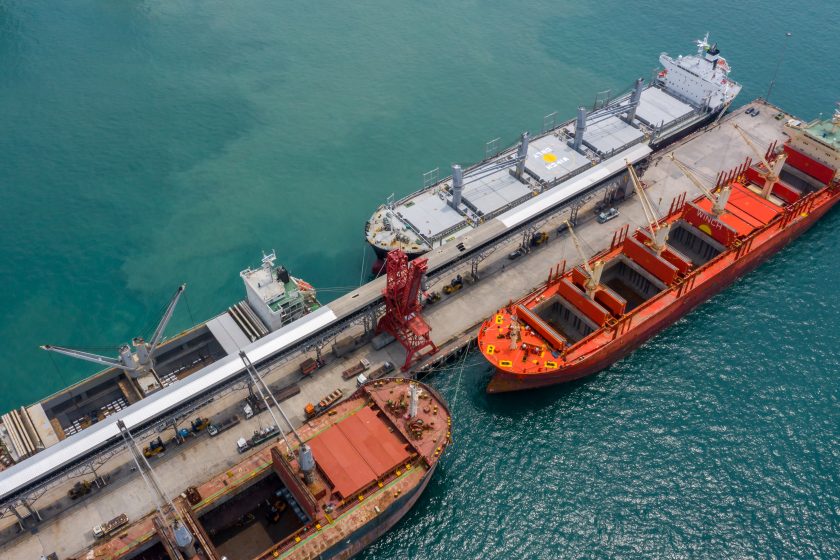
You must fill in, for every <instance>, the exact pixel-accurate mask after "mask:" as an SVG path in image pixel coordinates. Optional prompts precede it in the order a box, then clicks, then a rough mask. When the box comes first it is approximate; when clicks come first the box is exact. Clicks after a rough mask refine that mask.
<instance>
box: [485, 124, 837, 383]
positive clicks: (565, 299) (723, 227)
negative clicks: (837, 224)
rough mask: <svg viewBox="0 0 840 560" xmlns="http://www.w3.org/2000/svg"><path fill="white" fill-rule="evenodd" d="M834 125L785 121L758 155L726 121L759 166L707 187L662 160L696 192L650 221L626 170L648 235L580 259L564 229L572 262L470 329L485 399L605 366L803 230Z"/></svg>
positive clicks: (821, 198) (822, 201)
mask: <svg viewBox="0 0 840 560" xmlns="http://www.w3.org/2000/svg"><path fill="white" fill-rule="evenodd" d="M780 116H781V113H780ZM838 121H840V115H838V114H835V117H834V119H833V120H832V121H831V122H827V121H823V122H820V121H814V122H812V123H808V124H806V125H802V124H801V123H799V122H798V121H790V122H789V123H788V125H787V127H786V128H787V131H788V135H789V137H790V139H789V140H788V141H787V142H786V143H785V144H784V145H783V146H781V148H779V147H778V146H776V145H775V144H773V145H771V146H770V147H769V148H768V149H767V150H766V152H762V151H761V150H759V149H758V147H757V146H756V145H755V143H754V142H753V141H752V140H751V139H750V138H749V137H748V135H747V134H746V133H745V132H744V131H743V130H741V129H740V128H739V127H738V125H734V126H735V128H736V129H737V131H738V134H740V135H741V136H742V138H743V139H744V141H745V143H747V144H749V146H750V148H751V149H752V150H753V153H754V155H755V157H756V160H757V161H758V163H756V164H755V165H751V162H749V161H748V162H745V163H744V164H743V165H742V166H740V167H739V168H737V169H735V170H733V171H731V172H729V173H724V174H722V175H720V176H719V180H718V183H717V185H714V186H712V187H707V186H705V185H704V182H703V181H702V180H701V179H700V178H698V177H697V176H695V175H694V174H693V173H692V172H691V170H690V169H689V168H688V166H686V165H685V164H684V163H683V162H681V161H680V160H679V159H677V158H676V157H673V154H671V156H672V157H671V158H670V159H671V163H672V164H673V165H675V166H676V167H678V168H679V171H680V172H682V173H683V174H685V175H686V176H687V177H688V178H689V179H690V181H691V182H692V183H693V184H694V185H695V186H697V187H698V189H699V190H700V191H701V192H703V196H701V197H699V198H697V199H695V200H692V201H689V202H686V201H685V199H684V197H681V198H678V199H676V200H675V201H674V202H673V203H672V205H671V209H670V211H669V212H668V214H667V215H666V216H665V217H664V218H661V219H660V218H658V217H657V216H656V213H655V208H654V206H653V205H652V204H651V202H650V201H649V200H647V196H646V194H645V191H644V186H643V184H642V183H641V181H639V180H638V177H637V176H636V174H635V171H634V169H633V167H632V166H630V165H628V172H629V173H630V175H631V178H632V179H633V182H634V184H635V190H636V192H637V194H638V197H639V199H640V203H642V205H643V207H644V208H645V215H646V216H647V219H648V222H649V224H648V227H645V228H639V229H637V230H636V231H635V232H633V233H632V234H631V235H628V229H627V228H626V227H625V228H622V229H621V230H619V231H618V232H617V233H616V235H615V236H614V238H613V242H612V244H611V246H610V248H609V249H607V250H606V251H603V252H601V253H599V254H597V255H594V256H592V257H591V258H588V257H587V256H586V255H584V254H583V251H582V249H581V248H580V244H579V243H578V242H577V241H576V237H575V234H574V230H573V229H572V228H571V226H570V235H571V236H572V239H573V240H574V241H575V244H576V246H578V248H579V251H580V253H581V255H582V257H583V259H582V260H583V261H584V263H583V265H582V266H580V267H576V268H573V269H571V270H568V271H567V270H565V269H564V268H565V267H564V266H562V267H561V266H560V265H558V267H557V269H556V270H552V274H551V276H550V278H549V280H548V282H547V283H546V284H545V285H543V286H541V287H540V288H539V289H538V290H536V291H535V292H533V293H531V294H529V295H528V296H526V297H525V298H523V299H522V300H520V301H517V302H515V303H511V304H509V305H507V306H505V307H503V308H501V309H500V310H499V311H498V312H497V313H496V314H495V315H494V316H493V317H491V318H489V319H488V320H487V321H485V322H484V324H483V325H482V327H481V329H480V331H479V335H478V344H479V348H480V350H481V352H482V354H483V355H484V356H485V358H486V359H487V360H488V361H489V362H490V363H491V364H492V365H493V366H494V367H495V368H496V373H495V374H494V376H493V378H492V379H491V381H490V383H489V385H488V387H487V390H488V392H507V391H517V390H523V389H529V388H535V387H542V386H546V385H552V384H555V383H562V382H566V381H571V380H574V379H579V378H581V377H585V376H587V375H590V374H593V373H596V372H598V371H600V370H602V369H604V368H605V367H607V366H609V365H610V364H612V363H613V362H615V361H616V360H618V359H620V358H621V357H623V356H625V355H627V354H628V353H629V352H631V351H632V350H634V349H635V348H636V347H638V346H639V345H641V344H642V343H643V342H644V341H646V340H647V339H648V338H650V337H651V336H653V335H654V334H656V333H657V332H659V331H660V330H662V329H663V328H665V327H667V326H668V325H670V324H671V323H673V322H674V321H676V320H677V319H679V318H680V317H682V316H683V315H685V314H686V313H688V312H689V311H690V310H691V309H692V308H694V307H695V306H697V305H699V304H700V303H702V302H704V301H706V300H707V299H708V298H709V297H711V296H712V295H714V294H715V293H717V292H718V291H720V290H722V289H723V288H724V287H726V286H727V285H729V284H730V283H731V282H733V281H734V280H735V279H737V278H738V277H739V276H741V275H743V274H745V273H746V272H749V271H750V270H752V269H754V268H755V267H757V266H758V265H759V264H761V263H762V262H764V260H766V259H767V258H769V257H770V256H772V255H773V254H775V253H776V252H777V251H778V250H779V249H781V248H782V247H784V246H785V245H786V244H787V243H789V242H790V241H791V240H792V239H794V238H796V237H797V236H798V235H800V234H801V233H802V232H804V231H806V230H807V229H808V228H809V227H810V226H811V225H813V224H814V223H815V222H816V221H817V220H819V219H820V218H821V217H822V216H823V215H824V214H825V213H826V212H827V211H828V210H830V209H831V208H832V207H833V206H834V205H835V204H836V203H837V201H838V200H840V181H838V175H837V170H838V168H840V165H838V163H840V160H838V156H840V144H838V138H840V135H838V126H837V124H838Z"/></svg>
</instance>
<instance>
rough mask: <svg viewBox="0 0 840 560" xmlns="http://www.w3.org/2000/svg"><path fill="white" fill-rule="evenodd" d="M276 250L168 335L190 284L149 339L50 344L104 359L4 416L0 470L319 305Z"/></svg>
mask: <svg viewBox="0 0 840 560" xmlns="http://www.w3.org/2000/svg"><path fill="white" fill-rule="evenodd" d="M276 259H277V256H276V254H275V253H274V252H273V251H272V252H271V253H270V254H267V255H265V254H264V255H263V258H262V263H261V266H260V267H258V268H255V269H252V268H247V269H245V270H243V271H241V272H240V273H239V275H240V277H241V278H242V281H243V283H244V285H245V292H246V296H247V300H243V301H240V302H238V303H236V304H235V305H233V306H231V307H230V308H228V309H227V311H225V312H224V313H221V314H219V315H217V316H215V317H213V318H212V319H210V320H209V321H206V322H203V323H200V324H198V325H196V326H194V327H192V328H190V329H188V330H186V331H184V332H182V333H180V334H177V335H175V336H173V337H171V338H169V339H166V338H165V337H164V331H165V329H166V326H167V325H168V323H169V320H170V319H171V317H172V314H173V313H174V311H175V307H176V305H177V304H178V301H179V299H180V298H181V296H182V294H183V293H184V289H185V286H180V287H179V288H178V290H176V292H175V294H174V295H173V296H172V298H171V300H170V301H169V304H168V305H167V307H166V311H165V312H164V314H163V317H162V318H161V320H160V322H159V323H158V325H157V328H156V329H155V331H154V333H153V334H152V336H151V337H150V338H149V340H148V341H147V340H144V339H143V338H141V337H137V338H134V339H133V341H132V343H131V345H128V344H124V345H122V346H121V347H120V348H119V350H118V355H117V356H116V357H110V356H100V355H96V354H92V353H90V352H86V351H82V350H75V349H72V348H65V347H61V346H54V345H45V346H42V348H43V349H44V350H47V351H49V352H53V353H58V354H62V355H66V356H70V357H73V358H77V359H81V360H85V361H88V362H92V363H94V364H97V365H99V366H100V367H101V366H105V367H106V369H104V370H103V371H100V372H98V373H96V374H94V375H92V376H90V377H88V378H86V379H83V380H82V381H79V382H78V383H75V384H74V385H72V386H70V387H68V388H66V389H63V390H61V391H59V392H57V393H55V394H53V395H50V396H48V397H46V398H44V399H42V400H40V401H39V402H36V403H33V404H31V405H28V406H21V407H19V408H17V409H14V410H10V411H9V412H7V413H5V414H3V415H2V416H0V471H2V470H4V469H7V468H9V467H12V466H13V465H15V464H16V463H19V462H21V461H23V460H24V459H26V458H28V457H31V456H32V455H35V454H36V453H39V452H40V451H43V450H44V449H47V448H50V447H53V446H55V445H56V444H58V443H59V442H61V441H64V440H66V439H67V438H69V437H71V436H74V435H75V434H78V433H80V432H82V431H83V430H85V429H86V428H88V427H90V426H92V425H94V424H97V423H99V422H101V421H103V420H104V419H106V418H107V417H109V416H111V415H113V414H116V413H118V412H120V411H122V410H124V409H126V408H128V407H129V406H131V405H132V404H134V403H137V402H139V401H141V400H143V399H145V398H147V397H149V396H151V395H154V394H156V393H158V392H159V391H161V390H162V389H164V388H167V387H169V386H170V385H172V384H174V383H176V382H177V381H181V380H183V379H186V378H189V377H191V376H194V375H196V374H197V373H198V372H200V371H202V370H204V369H205V368H206V367H208V366H210V365H211V364H213V363H215V362H218V361H219V360H221V359H223V358H224V357H225V356H227V355H229V354H236V353H237V352H238V351H239V350H240V349H241V348H243V347H245V346H247V345H248V344H250V343H252V342H254V341H256V340H258V339H260V338H263V337H265V336H267V335H268V334H270V333H272V332H275V331H277V330H279V329H281V328H283V327H284V326H286V325H288V324H290V323H292V322H294V321H296V320H297V319H299V318H301V317H304V316H305V315H308V314H309V313H311V312H313V311H315V310H317V309H318V308H319V307H320V303H319V302H318V299H317V293H316V291H315V289H314V288H313V287H312V286H311V285H310V284H309V283H308V282H306V281H304V280H301V279H300V278H295V277H294V276H292V275H291V274H290V273H289V271H288V270H287V269H286V268H285V267H284V266H282V265H281V266H275V261H276Z"/></svg>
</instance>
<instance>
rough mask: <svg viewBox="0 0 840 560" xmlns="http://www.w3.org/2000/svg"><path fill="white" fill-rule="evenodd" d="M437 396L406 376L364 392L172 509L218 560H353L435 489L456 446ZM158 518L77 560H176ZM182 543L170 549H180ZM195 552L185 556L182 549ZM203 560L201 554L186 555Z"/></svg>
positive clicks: (197, 542) (205, 552)
mask: <svg viewBox="0 0 840 560" xmlns="http://www.w3.org/2000/svg"><path fill="white" fill-rule="evenodd" d="M450 430H451V418H450V413H449V409H448V407H447V404H446V402H445V401H444V400H443V398H442V397H441V396H440V395H438V394H437V393H436V392H435V391H434V389H432V388H430V387H428V386H426V385H424V384H422V383H419V382H415V381H409V380H407V379H402V378H383V379H380V380H376V381H369V382H367V383H365V384H363V385H361V386H360V387H359V388H358V389H357V390H356V391H355V392H354V393H353V394H352V395H351V396H350V397H349V398H348V399H347V400H344V401H342V402H341V403H340V404H338V405H337V406H335V407H334V408H332V409H331V410H330V412H329V413H327V414H323V415H321V416H318V417H317V418H315V419H312V420H309V421H308V422H306V423H305V424H304V425H303V426H301V427H300V428H298V429H297V430H295V429H292V430H291V431H290V432H289V433H288V436H285V435H284V436H283V439H282V440H281V439H280V438H279V437H278V438H275V439H277V440H279V441H278V442H276V443H274V444H272V445H270V446H269V447H267V448H265V449H262V450H258V451H256V452H254V453H253V454H251V455H249V456H248V457H246V458H245V459H243V460H242V461H241V462H240V463H239V464H237V465H234V466H232V467H230V468H227V469H225V472H222V473H219V474H218V475H216V476H214V477H212V478H210V479H209V480H207V481H205V482H204V483H202V484H199V485H197V486H192V487H190V488H187V489H185V491H184V493H183V494H182V495H181V497H179V498H176V499H175V500H174V501H173V504H172V505H173V507H174V509H175V510H176V512H177V517H178V519H179V520H180V522H182V523H183V524H184V525H185V526H186V528H187V529H188V530H189V532H190V533H191V534H192V535H194V537H195V539H194V541H193V545H192V546H193V547H194V548H196V547H200V548H201V549H202V551H203V553H202V554H201V556H200V557H202V558H207V559H209V560H221V559H223V558H231V559H233V558H236V559H237V560H246V559H254V560H274V559H278V558H279V559H289V560H307V559H316V558H317V559H323V560H326V559H332V558H334V559H347V558H350V557H352V556H354V555H355V554H358V553H359V552H360V551H361V550H362V549H364V548H366V547H367V546H369V545H370V544H371V543H373V542H374V541H375V540H376V539H377V538H379V537H380V536H382V535H383V534H384V533H385V532H386V531H388V530H389V529H390V528H391V527H392V526H393V525H394V524H395V523H397V522H398V521H399V520H400V519H401V518H402V517H403V516H404V515H405V514H406V513H407V512H408V511H409V510H410V509H411V508H412V506H413V505H414V504H415V503H416V502H417V500H418V498H419V497H420V495H421V494H422V493H423V491H424V489H425V488H426V486H427V485H428V484H429V481H430V480H431V478H432V476H433V475H434V472H435V469H436V468H437V465H438V462H439V460H440V457H441V456H442V454H443V453H444V452H445V450H446V448H447V447H448V445H449V443H450V441H451V437H450V433H451V432H450ZM158 517H159V516H158V515H157V514H156V513H151V514H150V515H149V516H147V517H144V518H142V519H140V520H139V521H137V522H136V523H134V524H132V525H131V526H130V527H128V528H126V529H124V530H122V532H123V533H124V534H123V535H121V536H119V537H116V538H113V539H111V540H107V541H104V540H103V541H102V542H100V543H98V544H96V545H95V546H94V547H92V548H91V549H89V550H86V551H83V552H81V553H79V554H78V555H76V556H75V557H76V558H98V559H101V560H116V559H117V558H122V557H126V556H131V557H133V556H132V555H133V554H134V553H137V552H138V551H140V550H143V551H144V552H145V556H144V557H153V554H152V552H155V553H158V554H160V557H177V556H176V555H175V554H172V553H169V554H168V555H166V556H165V554H166V553H167V547H172V544H171V543H170V542H167V538H166V536H165V535H163V534H162V531H161V530H160V527H161V526H162V525H163V524H162V523H160V521H159V519H158V522H157V523H156V522H155V520H156V518H158ZM170 540H171V539H170ZM182 552H184V551H182ZM184 557H188V558H192V557H198V556H195V550H194V549H190V550H189V551H188V552H185V554H184Z"/></svg>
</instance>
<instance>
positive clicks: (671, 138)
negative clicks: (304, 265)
mask: <svg viewBox="0 0 840 560" xmlns="http://www.w3.org/2000/svg"><path fill="white" fill-rule="evenodd" d="M724 110H725V109H720V110H717V111H714V112H711V113H708V114H707V115H706V116H704V117H703V118H702V119H700V120H698V121H696V122H694V123H692V124H691V125H689V126H687V127H686V128H684V129H682V130H679V131H677V132H675V133H673V134H670V135H668V136H665V137H664V138H662V139H658V140H653V141H651V142H650V144H649V145H650V148H651V149H652V150H653V151H654V152H657V151H659V150H661V149H663V148H666V147H668V146H669V145H671V144H673V143H674V142H676V141H678V140H681V139H683V138H685V137H686V136H688V135H690V134H692V133H694V132H696V131H698V130H700V129H701V128H703V127H704V126H706V125H708V124H709V123H711V122H713V121H714V120H715V119H717V117H718V116H719V115H720V114H721V112H723V111H724ZM573 122H574V121H568V122H567V123H565V124H572V123H573ZM614 177H615V176H614V175H613V176H610V177H607V178H605V179H604V180H602V181H600V182H598V183H597V184H595V185H593V189H597V188H598V187H600V186H601V185H603V184H604V183H608V182H610V181H612V180H613V179H614ZM570 202H571V201H570V200H567V201H564V202H561V204H569V203H570ZM369 228H370V221H368V222H367V223H366V224H365V240H366V241H367V244H368V245H370V247H371V249H373V252H374V253H375V254H376V257H377V259H378V261H379V262H380V264H382V263H384V262H385V259H386V257H387V256H388V253H389V252H390V251H391V250H390V249H385V248H382V247H379V246H378V245H376V244H374V243H373V242H372V241H371V240H370V237H369V236H368V235H367V230H368V229H369ZM403 251H405V254H406V255H408V259H409V260H413V259H415V258H417V257H420V256H422V255H425V254H426V253H427V252H428V251H415V252H411V251H408V250H406V249H403ZM380 268H381V267H380ZM377 270H378V267H377V265H376V264H374V265H373V266H372V267H371V273H372V274H373V275H374V276H376V275H377Z"/></svg>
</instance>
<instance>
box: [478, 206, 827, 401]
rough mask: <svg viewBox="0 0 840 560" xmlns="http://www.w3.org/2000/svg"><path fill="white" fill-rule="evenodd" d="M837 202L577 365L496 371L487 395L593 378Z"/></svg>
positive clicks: (819, 208) (814, 211) (772, 252)
mask: <svg viewBox="0 0 840 560" xmlns="http://www.w3.org/2000/svg"><path fill="white" fill-rule="evenodd" d="M838 200H840V193H837V192H834V193H832V195H831V197H830V198H828V199H826V200H824V201H823V202H822V203H821V204H820V205H819V206H814V208H812V209H811V212H810V213H809V214H808V215H807V216H806V217H803V218H801V219H799V220H797V221H796V222H794V223H792V224H790V225H789V226H787V227H786V228H785V229H784V230H782V231H780V232H778V233H777V234H775V235H773V236H772V237H770V238H769V239H767V240H766V241H765V242H763V243H762V244H761V245H759V246H757V247H755V248H754V249H752V250H751V251H750V252H748V253H747V254H746V255H744V256H743V257H742V258H740V259H739V260H737V261H735V262H734V263H731V264H730V265H729V266H726V267H725V268H723V269H722V270H720V271H719V272H717V273H716V274H715V275H714V277H713V280H712V281H707V282H704V283H703V285H702V286H699V287H697V288H696V289H693V290H691V291H689V292H688V293H687V294H685V295H683V296H682V297H680V298H678V299H676V300H675V301H673V302H671V303H670V304H668V305H667V306H666V307H663V308H662V309H661V310H659V311H658V312H657V313H656V314H655V315H654V316H653V317H651V318H649V319H647V320H645V321H644V322H643V323H642V324H639V325H636V326H633V327H632V328H631V329H630V330H629V331H627V332H626V333H624V334H622V335H620V336H618V337H616V338H615V339H614V340H612V341H610V342H609V343H607V344H605V345H604V346H603V347H602V348H600V349H598V350H597V351H595V352H594V353H592V354H591V355H589V356H586V357H585V358H583V359H581V360H580V361H579V362H577V363H575V364H571V365H569V366H566V367H564V368H563V369H562V370H556V371H550V372H545V373H540V374H534V373H528V374H516V373H512V372H510V371H507V370H503V369H499V368H496V371H495V373H494V375H493V377H492V378H491V380H490V382H489V384H488V385H487V392H488V393H506V392H513V391H523V390H528V389H536V388H539V387H547V386H550V385H556V384H559V383H567V382H569V381H574V380H577V379H582V378H584V377H587V376H589V375H593V374H595V373H598V372H599V371H601V370H603V369H605V368H607V367H609V366H610V365H612V364H613V363H615V362H616V361H618V360H620V359H621V358H623V357H625V356H627V355H628V354H630V353H631V352H633V351H634V350H636V349H637V348H638V347H639V346H641V345H642V344H644V343H645V342H646V341H647V340H648V339H650V338H651V337H653V336H654V335H656V334H657V333H659V332H660V331H662V330H663V329H665V328H667V327H669V326H670V325H671V324H673V323H674V322H676V321H677V320H678V319H680V318H681V317H683V316H684V315H686V314H687V313H689V312H690V311H691V310H693V309H694V308H695V307H697V306H698V305H700V304H701V303H703V302H705V301H706V300H708V299H709V298H711V297H712V296H714V295H715V294H717V293H719V292H720V291H722V290H723V289H724V288H726V287H728V286H729V285H731V284H732V283H733V282H735V280H737V279H738V278H740V277H741V276H743V275H744V274H747V273H749V272H751V271H752V270H754V269H755V268H757V267H758V266H759V265H761V264H762V263H763V262H765V261H766V260H767V259H769V258H770V257H772V256H773V255H775V254H776V253H777V252H779V251H780V250H781V249H783V248H784V247H785V246H786V245H787V244H788V243H790V242H791V241H793V240H794V239H796V238H797V237H799V236H800V235H802V234H803V233H804V232H805V231H807V230H808V229H809V228H810V227H811V226H813V225H814V224H815V223H816V222H817V221H819V220H820V218H822V217H823V216H824V215H825V214H826V213H827V212H828V211H829V210H830V209H831V208H833V207H834V205H835V204H836V203H837V202H838ZM771 227H772V226H771Z"/></svg>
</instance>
